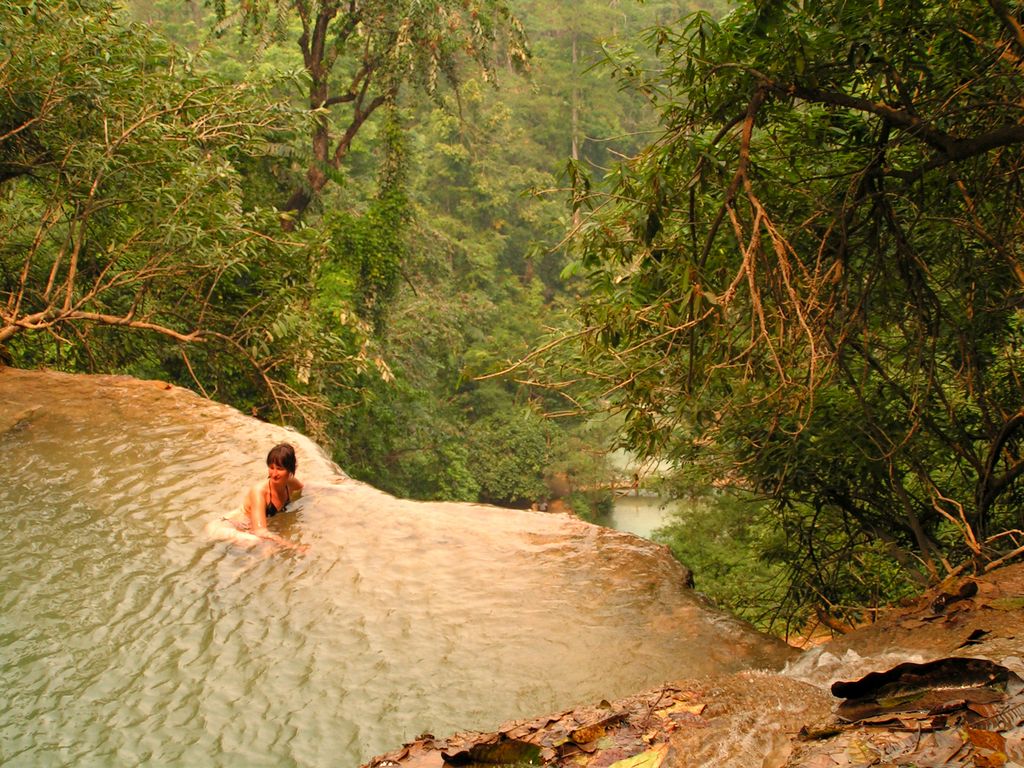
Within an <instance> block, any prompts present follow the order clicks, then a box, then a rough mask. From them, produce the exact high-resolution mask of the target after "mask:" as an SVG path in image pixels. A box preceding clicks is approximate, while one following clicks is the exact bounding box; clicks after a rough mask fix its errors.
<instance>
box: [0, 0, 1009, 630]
mask: <svg viewBox="0 0 1024 768" xmlns="http://www.w3.org/2000/svg"><path fill="white" fill-rule="evenodd" d="M0 42H2V52H3V56H4V58H3V62H2V69H0V84H2V86H3V92H4V99H3V105H2V112H0V192H2V198H0V206H2V207H0V218H2V220H3V221H2V230H3V234H2V237H3V241H2V243H0V259H2V261H0V269H2V272H0V279H2V281H3V282H2V286H3V287H2V299H3V313H2V315H0V319H2V324H0V354H2V356H3V361H4V362H6V363H9V364H14V365H20V366H51V367H56V368H63V369H67V370H75V371H94V372H107V371H116V372H123V373H128V374H131V375H135V376H139V377H143V378H149V377H152V378H160V379H164V380H168V381H172V382H174V383H176V384H180V385H182V386H187V387H191V388H193V389H195V390H196V391H198V392H200V393H202V394H204V395H207V396H209V397H211V398H215V399H217V400H221V401H224V402H227V403H230V404H232V405H235V406H236V407H239V408H240V409H242V410H244V411H246V412H249V413H252V414H253V415H255V416H258V417H260V418H264V419H269V420H274V421H279V422H282V423H288V424H292V425H294V426H296V427H297V428H298V429H300V430H302V431H304V432H306V433H308V434H310V435H311V436H313V437H314V438H316V439H317V440H319V441H320V442H321V444H323V445H324V446H326V447H328V448H329V449H330V450H331V452H332V453H333V455H334V458H335V459H336V460H337V461H338V462H339V464H340V465H341V466H342V467H344V468H345V470H346V471H347V472H349V473H350V474H352V475H353V476H355V477H357V478H359V479H362V480H366V481H367V482H370V483H372V484H373V485H375V486H377V487H380V488H382V489H384V490H387V491H390V492H392V493H395V494H397V495H400V496H405V497H411V498H417V499H456V500H465V501H484V502H494V503H499V504H504V505H511V506H527V505H530V504H543V503H546V502H547V501H549V500H552V499H556V498H557V499H559V500H560V501H561V502H563V503H565V504H567V505H568V506H569V507H570V508H571V509H572V510H574V511H575V512H576V513H578V514H580V515H582V516H584V517H588V518H591V519H594V518H599V517H600V515H601V514H602V512H604V511H606V510H607V507H608V505H609V504H610V499H611V496H610V493H609V491H608V485H609V484H610V483H611V482H613V481H614V480H616V479H617V478H616V475H617V473H618V472H619V471H620V469H619V468H617V467H615V466H612V465H611V464H610V463H609V462H608V461H607V458H606V457H607V454H608V451H609V449H610V448H612V447H614V446H618V447H623V448H626V449H627V450H628V451H630V452H631V454H632V455H634V456H636V457H637V459H638V460H640V461H649V462H652V463H657V466H658V467H659V468H660V472H659V476H658V479H657V482H658V483H659V486H660V490H662V491H663V493H664V494H665V495H666V497H672V498H678V499H684V500H686V502H687V511H686V513H685V514H683V515H681V517H680V519H679V521H678V522H677V523H676V524H674V525H672V526H669V527H668V528H667V529H665V530H664V531H663V532H662V539H663V540H664V541H666V542H667V543H669V544H670V546H671V547H672V549H673V551H674V552H675V553H676V555H677V556H678V557H680V559H682V560H683V561H684V562H685V563H687V564H688V565H690V566H691V567H692V568H693V569H694V570H695V572H696V576H697V583H698V587H700V588H701V589H704V590H706V591H708V592H710V593H711V594H713V595H714V596H716V597H717V598H718V599H719V600H721V601H722V602H723V603H724V604H725V605H727V606H728V607H730V608H731V609H733V610H735V611H737V612H739V613H741V614H742V615H744V616H746V617H748V618H750V619H752V620H754V621H756V622H758V623H759V624H760V625H761V626H766V627H772V628H775V629H777V630H778V631H787V630H789V629H793V628H799V627H805V626H806V625H807V623H808V621H810V620H811V619H812V617H816V618H815V619H814V620H817V621H820V622H823V623H825V624H826V625H828V626H830V627H833V628H842V627H843V626H846V625H848V624H850V623H853V622H857V621H862V620H864V619H865V618H869V617H870V616H871V615H872V612H873V611H874V610H876V609H877V608H878V607H879V606H883V605H885V604H886V603H888V602H890V601H893V600H895V599H898V598H900V597H901V596H904V595H906V594H909V593H912V592H914V591H915V590H918V589H920V588H922V587H923V586H924V585H926V584H929V583H934V582H936V581H938V580H940V579H942V578H943V577H944V576H947V575H949V574H951V573H954V572H959V571H961V570H963V569H965V568H971V567H973V568H983V567H988V565H990V564H991V563H993V562H1000V561H1001V560H1002V559H1004V558H1006V557H1008V556H1013V555H1015V554H1019V552H1020V544H1021V541H1020V539H1021V538H1022V536H1024V534H1022V533H1021V529H1022V528H1024V517H1022V509H1024V504H1022V502H1024V499H1022V498H1021V489H1020V486H1019V483H1018V482H1017V481H1018V478H1019V477H1020V475H1021V474H1022V473H1024V460H1022V459H1021V457H1020V440H1021V430H1022V428H1024V410H1022V409H1021V402H1022V394H1024V386H1022V382H1021V379H1020V372H1019V366H1020V356H1021V354H1024V352H1022V349H1024V339H1022V337H1021V332H1022V328H1024V312H1022V305H1021V290H1020V289H1021V283H1022V282H1024V267H1022V265H1021V262H1020V225H1021V205H1020V203H1021V189H1020V186H1019V181H1018V179H1019V173H1018V171H1019V168H1020V163H1021V160H1022V158H1021V145H1022V143H1024V128H1022V122H1021V120H1022V118H1021V115H1020V114H1019V105H1020V104H1021V103H1024V92H1022V87H1021V86H1022V78H1021V68H1022V67H1024V22H1022V11H1021V9H1020V8H1019V7H1018V6H1017V5H1015V4H1007V3H1005V2H1003V0H989V2H987V3H978V2H959V1H957V2H930V1H925V0H921V1H919V2H914V3H903V4H895V5H894V4H879V3H877V2H868V1H867V0H848V1H847V2H828V1H825V2H784V1H782V0H778V1H775V0H768V1H758V2H748V3H737V4H736V5H735V6H732V5H729V6H727V5H726V4H725V3H720V2H710V0H709V1H708V2H707V3H696V2H671V1H669V0H658V1H656V0H650V1H649V2H645V3H634V2H630V1H629V0H582V1H579V2H544V3H542V2H534V1H533V0H508V1H507V2H506V1H505V0H437V1H436V2H433V3H430V4H422V3H417V2H411V3H405V2H389V1H387V0H357V1H354V2H351V3H345V4H341V3H338V2H321V3H308V4H307V3H304V2H278V1H275V0H255V1H250V2H244V3H234V2H231V0H216V1H215V2H211V3H200V2H180V1H177V2H171V1H170V0H152V1H150V2H144V1H143V0H132V1H131V2H127V3H125V4H124V5H123V6H122V5H116V4H112V3H109V2H104V1H103V0H80V1H79V2H55V3H46V4H41V3H34V2H14V1H13V0H0ZM652 482H653V481H652Z"/></svg>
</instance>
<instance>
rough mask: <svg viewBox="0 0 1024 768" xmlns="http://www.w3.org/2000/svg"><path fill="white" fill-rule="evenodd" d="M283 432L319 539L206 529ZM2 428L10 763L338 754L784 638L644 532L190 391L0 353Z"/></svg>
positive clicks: (641, 681)
mask: <svg viewBox="0 0 1024 768" xmlns="http://www.w3.org/2000/svg"><path fill="white" fill-rule="evenodd" d="M281 439H289V440H292V441H293V442H294V443H295V444H296V447H297V449H298V454H299V476H300V477H301V478H302V479H303V480H304V481H305V482H306V483H307V487H308V491H309V492H308V493H307V494H306V497H305V498H304V499H303V500H301V501H300V502H299V503H298V504H297V505H296V509H295V511H293V512H289V513H287V514H285V515H283V516H279V517H277V518H274V521H273V522H274V524H275V525H276V526H277V530H278V531H279V532H280V533H282V534H284V535H287V536H289V537H291V538H293V539H295V540H296V541H300V542H303V543H305V544H308V545H310V551H309V554H308V555H306V556H304V557H303V556H299V555H296V554H294V553H290V552H272V551H270V550H268V549H262V548H257V549H255V550H250V549H246V548H242V547H239V546H237V545H235V544H232V543H230V542H226V541H222V540H217V539H211V538H210V537H208V536H207V535H206V533H205V531H206V526H207V524H208V523H209V522H210V521H211V520H216V519H217V518H218V517H219V515H220V514H221V513H223V512H224V511H226V510H228V509H230V508H231V507H233V506H234V505H235V504H237V502H238V500H239V497H240V495H241V492H242V490H243V489H244V487H245V486H246V485H247V484H248V483H250V482H252V481H254V480H256V479H258V478H259V477H261V476H263V475H262V473H263V472H264V468H263V456H265V454H266V451H267V449H268V448H269V447H270V445H273V444H274V443H275V442H277V441H279V440H281ZM0 440H2V446H3V453H4V456H5V457H6V461H5V467H6V475H7V476H6V477H5V482H4V483H3V484H2V486H0V501H2V502H3V510H4V512H3V514H2V515H0V537H2V540H3V542H4V549H3V556H2V558H0V605H2V609H0V764H2V765H4V766H33V767H34V766H64V765H67V766H121V765H123V766H136V765H154V766H158V765H159V766H164V765H183V766H260V765H266V766H314V767H316V766H325V767H326V766H332V767H335V766H342V767H343V768H347V767H353V766H356V765H359V764H360V763H362V762H365V761H367V760H369V758H370V757H372V756H373V755H374V754H378V753H381V752H384V751H387V750H390V749H393V748H395V747H397V746H399V745H401V743H402V742H403V741H405V740H408V739H411V738H413V737H415V736H416V735H418V734H420V733H422V732H425V731H430V732H433V733H436V734H438V735H443V734H446V733H449V732H451V731H455V730H461V729H467V728H470V729H481V730H487V729H492V728H495V727H497V726H498V725H499V724H500V723H501V722H503V721H505V720H509V719H513V718H519V717H532V716H536V715H539V714H542V713H544V712H548V711H555V710H558V709H563V708H567V707H570V706H573V705H575V704H578V703H584V702H591V701H598V700H600V699H602V698H608V699H611V698H614V697H617V696H622V695H626V694H628V693H631V692H634V691H637V690H642V689H644V688H648V687H653V686H655V685H657V684H659V683H661V682H662V681H664V680H667V679H675V678H678V677H686V676H693V675H699V674H704V673H708V672H716V671H729V670H733V669H739V668H745V667H749V666H762V665H778V664H779V663H781V661H782V658H783V655H784V654H783V653H782V651H781V649H780V648H779V646H778V645H776V644H775V643H773V642H772V641H770V640H767V639H765V638H763V637H761V636H759V635H757V634H755V633H753V632H751V631H749V630H748V629H747V628H745V627H744V626H742V625H740V624H738V623H736V622H734V621H732V620H730V619H727V618H725V617H723V616H720V615H718V614H716V613H714V612H711V611H709V610H708V609H707V608H706V607H704V606H703V605H702V604H701V603H700V602H699V601H698V600H696V599H695V598H694V597H693V596H692V595H691V594H690V593H689V592H688V591H687V590H685V589H684V588H682V585H681V579H680V571H679V568H678V566H677V565H676V564H675V563H674V562H673V561H672V560H671V558H669V557H668V556H667V555H666V554H665V553H664V551H663V550H662V549H661V548H658V547H655V546H654V545H651V544H650V543H649V542H646V541H643V540H642V539H638V538H636V537H633V536H628V535H625V534H620V533H618V532H615V531H610V530H606V529H603V528H600V527H597V526H590V525H587V524H585V523H582V522H580V521H577V520H573V519H571V518H568V517H566V516H561V515H546V514H544V513H531V512H516V511H509V510H503V509H498V508H494V507H485V506H474V505H463V504H422V503H415V502H406V501H401V500H397V499H394V498H392V497H390V496H387V495H386V494H383V493H380V492H379V491H376V490H375V489H373V488H370V487H368V486H365V485H362V484H360V483H356V482H354V481H352V480H350V479H348V478H347V477H345V475H344V473H342V472H341V471H340V470H338V468H337V467H335V466H334V465H333V464H331V463H330V462H329V461H327V460H326V459H325V458H324V457H323V456H322V454H321V452H320V451H319V449H318V448H317V447H316V446H315V445H313V444H312V443H311V442H309V441H308V440H305V439H304V438H303V437H302V436H300V435H297V434H295V433H291V432H288V431H286V430H283V429H281V428H278V427H273V426H269V425H266V424H262V423H260V422H257V421H255V420H253V419H250V418H247V417H245V416H242V415H240V414H238V413H237V412H235V411H233V410H231V409H229V408H226V407H223V406H220V405H217V404H214V403H210V402H208V401H205V400H202V399H200V398H198V397H196V396H194V395H192V394H191V393H188V392H185V391H183V390H173V389H166V388H163V387H160V386H157V385H154V384H147V383H139V382H134V381H130V380H122V379H114V378H98V377H93V378H89V377H68V376H62V375H58V374H47V373H26V372H21V371H14V370H10V369H0Z"/></svg>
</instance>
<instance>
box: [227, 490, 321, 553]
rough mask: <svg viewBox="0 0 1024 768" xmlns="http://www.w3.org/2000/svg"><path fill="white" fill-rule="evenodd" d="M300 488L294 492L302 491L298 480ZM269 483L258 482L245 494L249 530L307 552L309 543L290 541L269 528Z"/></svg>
mask: <svg viewBox="0 0 1024 768" xmlns="http://www.w3.org/2000/svg"><path fill="white" fill-rule="evenodd" d="M295 482H296V483H298V488H297V489H296V490H294V491H293V492H294V493H295V494H299V493H301V492H302V483H299V482H298V480H296V481H295ZM266 487H267V484H266V483H264V482H262V481H261V482H258V483H256V484H255V485H253V486H252V488H250V489H249V492H248V493H246V495H245V501H244V502H243V504H242V506H243V508H244V509H245V514H246V517H248V518H249V532H250V533H252V534H253V535H254V536H258V537H259V538H261V539H263V540H264V541H270V542H273V543H274V544H277V545H279V546H282V547H286V548H287V549H297V550H298V551H300V552H305V551H306V550H308V549H309V546H308V545H305V544H296V543H295V542H294V541H288V539H286V538H284V537H283V536H278V535H277V534H276V533H272V532H271V531H270V530H269V529H268V528H267V491H266Z"/></svg>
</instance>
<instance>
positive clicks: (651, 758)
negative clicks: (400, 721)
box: [363, 564, 1024, 768]
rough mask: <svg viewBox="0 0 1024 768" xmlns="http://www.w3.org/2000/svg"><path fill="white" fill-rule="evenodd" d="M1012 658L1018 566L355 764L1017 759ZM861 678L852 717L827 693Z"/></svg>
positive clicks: (1019, 713) (425, 767) (1021, 587)
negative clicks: (769, 661) (726, 663)
mask: <svg viewBox="0 0 1024 768" xmlns="http://www.w3.org/2000/svg"><path fill="white" fill-rule="evenodd" d="M1022 656H1024V564H1015V565H1010V566H1005V567H1002V568H999V569H997V570H995V571H993V572H991V573H988V574H985V575H983V576H979V577H967V578H962V579H960V580H958V581H956V582H953V583H948V584H944V585H942V587H941V588H940V589H939V590H937V591H935V592H933V593H931V594H929V595H926V596H924V597H922V598H920V599H919V600H918V601H916V602H915V603H914V604H912V605H909V606H904V607H901V608H898V609H893V610H892V611H891V612H889V613H888V614H886V615H885V616H884V617H882V618H880V620H879V621H877V622H876V623H874V624H871V625H869V626H866V627H863V628H860V629H858V630H856V631H854V632H851V633H849V634H846V635H842V636H840V637H837V638H835V639H833V640H831V641H829V642H828V643H825V644H823V645H821V646H818V647H816V648H813V649H811V650H808V651H804V652H803V653H802V654H801V655H800V656H799V657H798V658H797V659H796V660H795V661H793V662H791V663H790V664H788V665H787V667H786V669H785V670H783V671H781V672H768V671H759V670H751V671H746V672H740V673H736V674H732V675H722V676H712V677H708V678H704V679H700V680H680V681H673V682H671V683H668V684H665V685H663V686H660V687H659V688H656V689H652V690H649V691H645V692H642V693H638V694H635V695H633V696H629V697H625V698H623V699H619V700H616V701H613V702H607V701H603V702H600V703H599V704H596V705H593V706H586V707H579V708H576V709H573V710H567V711H564V712H559V713H556V714H552V715H547V716H543V717H538V718H534V719H530V720H518V721H514V722H511V723H506V724H504V725H502V726H501V727H500V728H499V729H497V730H496V731H493V732H490V733H479V732H471V733H461V734H455V735H451V736H448V737H445V738H436V737H435V736H433V735H431V734H424V735H422V736H421V737H420V738H418V739H416V740H415V741H412V742H410V743H408V744H405V745H403V746H402V747H400V748H399V749H396V750H393V751H391V752H389V753H387V754H385V755H380V756H378V757H375V758H374V759H372V760H371V761H370V762H368V763H366V764H364V766H363V768H445V766H455V765H460V766H466V765H478V766H484V765H489V766H524V765H539V766H580V768H698V767H701V768H702V767H704V766H708V767H710V766H736V768H740V767H742V768H755V767H760V768H834V767H836V766H851V767H852V766H869V765H914V766H918V768H923V767H924V766H936V767H937V766H1009V767H1011V768H1012V766H1022V765H1024V727H1022V726H1021V723H1024V660H1022ZM942 659H951V660H952V661H950V662H947V663H939V664H936V663H935V662H936V661H937V660H942ZM968 659H978V660H980V661H978V662H970V661H967V660H968ZM979 670H980V671H979ZM981 672H984V674H981ZM870 673H886V674H888V675H889V676H888V677H885V676H883V675H879V674H875V675H872V676H871V677H869V678H866V677H865V676H868V675H869V674H870ZM858 679H867V680H868V683H867V684H865V685H868V687H870V685H871V684H874V683H876V681H877V684H878V685H880V686H881V692H880V693H879V692H878V691H874V692H869V694H868V695H869V696H873V697H874V698H872V699H870V703H871V706H870V707H868V708H867V709H863V708H862V709H861V711H870V712H873V713H874V715H873V717H871V718H861V717H851V716H850V714H849V713H850V712H851V711H855V710H856V708H854V709H850V708H849V707H847V708H845V709H844V708H842V707H841V705H842V704H843V702H844V699H843V698H841V697H839V696H837V695H834V693H833V691H837V690H838V691H840V692H842V691H844V690H857V691H863V690H865V687H864V686H859V687H848V688H846V689H844V688H843V687H842V686H833V684H834V683H836V682H837V681H854V680H858ZM908 680H909V681H911V682H910V683H908ZM911 683H912V684H911ZM894 688H895V689H896V690H897V691H898V694H894V693H893V690H894Z"/></svg>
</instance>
